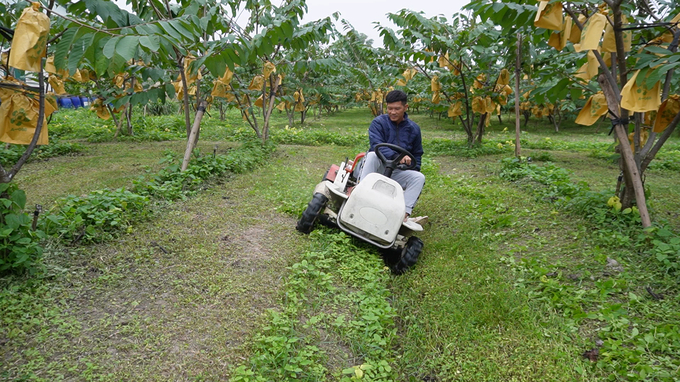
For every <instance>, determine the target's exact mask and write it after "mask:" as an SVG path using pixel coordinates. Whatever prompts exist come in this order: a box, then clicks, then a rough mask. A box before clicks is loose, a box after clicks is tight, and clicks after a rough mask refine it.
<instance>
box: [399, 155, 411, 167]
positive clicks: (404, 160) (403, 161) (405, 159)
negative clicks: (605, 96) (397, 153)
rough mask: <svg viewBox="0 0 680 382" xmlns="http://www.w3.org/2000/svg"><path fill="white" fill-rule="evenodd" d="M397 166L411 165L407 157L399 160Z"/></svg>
mask: <svg viewBox="0 0 680 382" xmlns="http://www.w3.org/2000/svg"><path fill="white" fill-rule="evenodd" d="M399 164H404V165H406V166H410V165H411V157H410V156H408V155H407V156H405V157H403V158H401V161H399Z"/></svg>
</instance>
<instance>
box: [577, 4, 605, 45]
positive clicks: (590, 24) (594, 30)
mask: <svg viewBox="0 0 680 382" xmlns="http://www.w3.org/2000/svg"><path fill="white" fill-rule="evenodd" d="M605 24H607V16H605V15H603V14H602V13H594V14H593V15H592V16H590V18H589V19H588V21H586V23H585V24H584V25H583V30H582V31H581V42H580V43H579V44H578V45H575V46H574V50H576V51H577V52H581V51H584V50H596V49H597V47H598V46H599V45H600V39H601V38H602V32H603V31H604V26H605Z"/></svg>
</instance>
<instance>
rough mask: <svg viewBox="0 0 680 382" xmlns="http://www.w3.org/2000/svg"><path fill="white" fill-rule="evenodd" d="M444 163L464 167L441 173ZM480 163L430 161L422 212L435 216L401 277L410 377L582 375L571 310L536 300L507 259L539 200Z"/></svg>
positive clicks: (404, 361)
mask: <svg viewBox="0 0 680 382" xmlns="http://www.w3.org/2000/svg"><path fill="white" fill-rule="evenodd" d="M444 166H445V167H446V172H448V173H449V174H455V175H448V174H443V173H440V171H443V170H444ZM473 166H476V167H473ZM479 166H480V162H479V161H474V162H471V161H465V162H461V161H457V160H456V161H449V162H446V164H445V165H442V169H441V170H440V169H439V166H438V165H437V163H435V162H430V163H429V164H428V165H427V166H424V172H425V175H426V177H427V182H426V186H425V190H424V192H423V194H422V195H421V199H420V202H419V205H418V206H417V207H416V210H414V212H415V213H417V214H419V215H420V214H423V215H429V216H430V223H431V224H428V226H427V227H426V229H425V232H424V233H423V235H422V236H421V238H422V239H423V241H424V242H425V250H424V252H423V255H422V256H421V260H420V262H419V264H418V265H417V266H416V268H415V269H414V270H413V271H411V272H410V273H409V274H407V275H406V276H404V277H399V278H394V279H393V281H392V283H391V289H392V292H393V295H394V302H393V306H394V307H395V309H396V310H397V317H398V318H399V321H398V328H399V337H398V338H399V340H398V352H400V353H401V358H400V359H399V361H398V362H397V363H396V365H397V367H398V369H399V370H398V375H399V376H400V380H442V381H448V380H461V381H498V380H550V381H572V380H576V379H578V378H579V374H578V373H576V372H575V371H574V366H575V365H579V364H580V361H579V359H578V355H576V356H574V354H577V353H578V347H576V346H575V344H574V343H572V340H571V338H570V337H569V334H568V333H563V332H562V324H563V319H561V318H560V317H559V316H556V315H554V314H552V313H551V312H550V311H549V310H547V309H544V308H542V307H538V308H537V307H536V306H534V305H533V304H531V303H530V301H529V298H528V296H526V295H525V294H523V293H522V292H521V291H519V290H517V289H516V288H514V287H513V280H512V278H511V276H510V275H508V273H507V271H506V270H505V269H504V268H503V266H502V264H501V263H500V258H501V257H502V253H503V248H504V246H505V245H507V244H505V243H507V242H511V241H512V240H513V238H512V236H513V235H514V233H515V232H517V231H521V230H524V229H525V224H526V221H527V220H528V219H530V218H531V212H529V211H528V209H527V208H528V207H529V205H528V204H526V203H524V199H523V198H522V197H521V195H520V194H519V193H518V192H516V191H515V190H513V189H512V188H511V187H507V186H504V185H503V182H502V181H500V180H494V179H493V178H488V177H486V176H485V175H484V170H481V171H480V169H479V168H478V167H479ZM532 229H533V228H532Z"/></svg>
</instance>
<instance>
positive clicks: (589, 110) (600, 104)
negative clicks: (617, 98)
mask: <svg viewBox="0 0 680 382" xmlns="http://www.w3.org/2000/svg"><path fill="white" fill-rule="evenodd" d="M607 110H608V108H607V99H606V98H605V97H604V94H602V92H598V93H597V94H594V95H592V96H590V98H588V101H586V104H585V106H583V109H581V111H580V112H579V113H578V117H576V121H575V122H576V123H578V124H579V125H585V126H592V125H593V124H594V123H595V122H597V120H598V119H600V117H601V116H603V115H604V114H606V113H607Z"/></svg>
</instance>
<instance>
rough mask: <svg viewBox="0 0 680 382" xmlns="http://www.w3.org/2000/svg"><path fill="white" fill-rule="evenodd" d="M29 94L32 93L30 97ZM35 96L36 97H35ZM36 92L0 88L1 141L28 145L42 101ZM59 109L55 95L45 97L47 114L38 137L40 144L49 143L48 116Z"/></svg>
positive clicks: (33, 132) (36, 123)
mask: <svg viewBox="0 0 680 382" xmlns="http://www.w3.org/2000/svg"><path fill="white" fill-rule="evenodd" d="M27 94H31V96H30V97H29V96H28V95H27ZM33 97H35V98H33ZM37 98H38V95H37V94H35V93H24V92H23V91H21V90H15V89H6V88H0V101H2V104H1V105H0V141H2V142H6V143H14V144H18V145H28V144H30V143H31V140H32V139H33V136H34V135H35V128H36V127H37V126H38V116H39V111H40V102H39V101H38V100H37ZM56 109H57V105H56V100H55V99H54V98H53V97H45V116H44V118H43V126H42V129H41V131H40V136H39V138H38V144H39V145H46V144H48V143H49V140H48V137H47V117H48V116H49V115H50V114H52V113H53V112H54V111H55V110H56Z"/></svg>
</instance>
